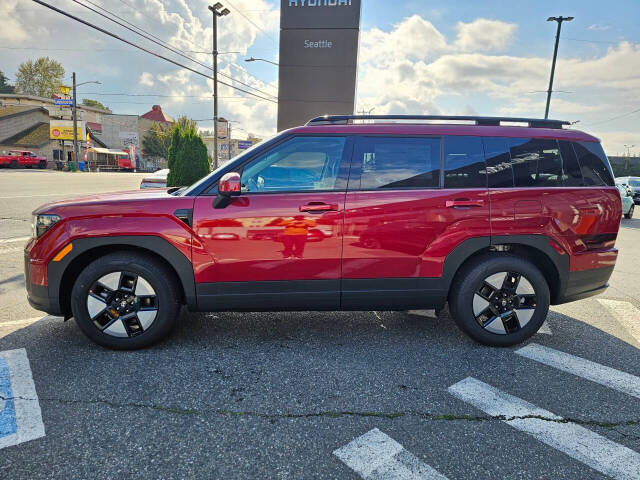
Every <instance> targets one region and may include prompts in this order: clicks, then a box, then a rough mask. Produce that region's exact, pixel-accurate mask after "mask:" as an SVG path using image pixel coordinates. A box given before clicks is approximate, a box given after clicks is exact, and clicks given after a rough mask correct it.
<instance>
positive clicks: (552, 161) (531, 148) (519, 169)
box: [510, 138, 562, 187]
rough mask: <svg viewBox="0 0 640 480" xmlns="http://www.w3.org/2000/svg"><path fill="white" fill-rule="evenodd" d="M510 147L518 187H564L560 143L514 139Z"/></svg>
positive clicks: (536, 139) (537, 139) (533, 139)
mask: <svg viewBox="0 0 640 480" xmlns="http://www.w3.org/2000/svg"><path fill="white" fill-rule="evenodd" d="M510 146H511V148H510V152H511V166H512V168H513V176H514V179H515V186H516V187H561V186H562V160H561V158H560V151H559V150H558V142H556V141H555V140H547V139H541V138H512V139H510Z"/></svg>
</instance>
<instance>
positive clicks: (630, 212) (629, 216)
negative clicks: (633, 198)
mask: <svg viewBox="0 0 640 480" xmlns="http://www.w3.org/2000/svg"><path fill="white" fill-rule="evenodd" d="M634 207H635V205H634V204H631V206H630V207H629V211H628V212H627V213H625V214H624V218H633V209H634Z"/></svg>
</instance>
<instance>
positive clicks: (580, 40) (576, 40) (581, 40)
mask: <svg viewBox="0 0 640 480" xmlns="http://www.w3.org/2000/svg"><path fill="white" fill-rule="evenodd" d="M566 40H572V41H574V42H586V43H610V44H613V45H617V44H618V43H620V42H626V41H627V40H620V41H618V42H609V41H606V40H585V39H582V38H569V37H567V38H566Z"/></svg>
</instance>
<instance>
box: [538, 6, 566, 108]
mask: <svg viewBox="0 0 640 480" xmlns="http://www.w3.org/2000/svg"><path fill="white" fill-rule="evenodd" d="M571 20H573V17H563V16H559V17H549V18H547V22H558V30H557V31H556V44H555V46H554V47H553V61H552V62H551V77H550V78H549V89H548V90H547V106H546V107H545V109H544V118H549V104H550V103H551V92H552V91H553V74H554V73H555V71H556V58H557V56H558V43H559V42H560V29H561V28H562V22H570V21H571Z"/></svg>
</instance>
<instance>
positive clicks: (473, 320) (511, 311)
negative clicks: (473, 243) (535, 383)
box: [449, 253, 549, 347]
mask: <svg viewBox="0 0 640 480" xmlns="http://www.w3.org/2000/svg"><path fill="white" fill-rule="evenodd" d="M449 306H450V309H451V313H452V316H453V318H454V319H455V321H456V323H457V325H458V326H459V327H460V329H461V330H462V331H464V332H465V333H467V334H468V335H469V336H471V338H473V339H474V340H476V341H478V342H480V343H482V344H484V345H490V346H495V347H508V346H511V345H515V344H518V343H520V342H523V341H524V340H526V339H527V338H529V337H531V336H532V335H533V334H534V333H536V332H537V331H538V329H539V328H540V326H541V325H542V323H543V322H544V320H545V318H546V317H547V313H548V311H549V286H548V284H547V281H546V279H545V278H544V275H542V273H541V272H540V270H538V268H536V267H535V265H533V264H532V263H531V262H529V261H527V260H525V259H523V258H520V257H517V256H514V255H510V254H505V253H496V254H490V255H486V256H483V257H480V258H478V259H476V260H473V261H472V262H471V263H469V264H468V265H466V266H465V267H464V268H463V270H462V271H460V272H459V274H458V275H457V276H456V279H455V281H454V287H453V289H452V291H451V295H450V298H449Z"/></svg>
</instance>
